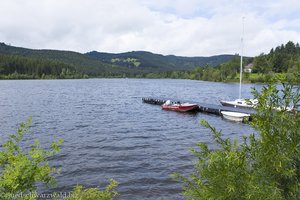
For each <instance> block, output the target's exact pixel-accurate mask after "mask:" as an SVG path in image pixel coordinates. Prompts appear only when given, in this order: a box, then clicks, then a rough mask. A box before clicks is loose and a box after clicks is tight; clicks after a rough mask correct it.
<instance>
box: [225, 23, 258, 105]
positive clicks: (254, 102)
mask: <svg viewBox="0 0 300 200" xmlns="http://www.w3.org/2000/svg"><path fill="white" fill-rule="evenodd" d="M243 36H244V18H243V32H242V38H241V62H240V87H239V98H238V99H236V100H233V101H225V100H221V101H220V103H221V104H222V105H223V106H232V107H241V108H255V106H256V105H257V104H258V100H257V99H242V98H241V96H242V76H243Z"/></svg>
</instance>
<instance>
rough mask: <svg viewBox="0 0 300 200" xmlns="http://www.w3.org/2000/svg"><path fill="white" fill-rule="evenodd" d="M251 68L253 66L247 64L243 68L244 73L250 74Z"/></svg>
mask: <svg viewBox="0 0 300 200" xmlns="http://www.w3.org/2000/svg"><path fill="white" fill-rule="evenodd" d="M252 68H253V64H252V63H250V64H248V65H246V66H245V69H244V72H247V73H251V72H252Z"/></svg>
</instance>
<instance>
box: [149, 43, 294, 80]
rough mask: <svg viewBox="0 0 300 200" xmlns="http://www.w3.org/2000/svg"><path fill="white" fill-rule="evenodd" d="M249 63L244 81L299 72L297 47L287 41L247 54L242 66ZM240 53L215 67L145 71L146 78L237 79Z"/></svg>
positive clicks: (244, 74) (288, 75)
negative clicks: (254, 53)
mask: <svg viewBox="0 0 300 200" xmlns="http://www.w3.org/2000/svg"><path fill="white" fill-rule="evenodd" d="M248 64H252V72H251V73H249V72H244V73H243V81H244V82H251V83H255V82H269V81H270V80H272V78H274V77H275V75H276V74H278V73H280V74H284V75H286V76H287V77H291V76H293V74H295V73H299V72H300V47H299V44H298V43H297V44H294V43H293V42H291V41H289V42H288V43H287V44H285V45H283V44H282V45H281V46H278V47H276V48H275V49H273V48H272V49H271V50H270V53H268V54H263V53H262V54H260V55H259V56H256V57H254V58H249V57H246V58H244V60H243V66H244V67H245V66H246V65H248ZM239 72H240V56H239V55H235V56H234V57H233V59H231V60H229V61H227V62H225V63H222V64H220V65H218V66H216V67H213V66H209V65H205V66H199V67H197V68H195V69H194V70H192V71H169V72H162V73H148V74H146V75H145V77H146V78H175V79H176V78H178V79H179V78H180V79H192V80H204V81H215V82H220V81H222V82H236V81H238V80H239Z"/></svg>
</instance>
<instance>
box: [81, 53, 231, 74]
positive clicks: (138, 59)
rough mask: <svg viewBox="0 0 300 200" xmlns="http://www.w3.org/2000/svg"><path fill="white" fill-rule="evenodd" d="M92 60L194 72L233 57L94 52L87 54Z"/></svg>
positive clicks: (152, 69)
mask: <svg viewBox="0 0 300 200" xmlns="http://www.w3.org/2000/svg"><path fill="white" fill-rule="evenodd" d="M86 55H88V56H89V57H91V58H95V59H98V60H99V61H101V62H103V63H107V64H116V65H121V66H126V67H129V68H141V69H151V71H153V72H155V71H157V70H164V71H166V70H167V71H175V70H193V69H195V68H196V67H200V66H207V65H209V66H217V65H219V64H221V63H224V62H227V61H229V60H230V59H232V58H233V55H218V56H210V57H182V56H174V55H168V56H164V55H161V54H154V53H151V52H147V51H132V52H126V53H119V54H112V53H101V52H97V51H92V52H89V53H86Z"/></svg>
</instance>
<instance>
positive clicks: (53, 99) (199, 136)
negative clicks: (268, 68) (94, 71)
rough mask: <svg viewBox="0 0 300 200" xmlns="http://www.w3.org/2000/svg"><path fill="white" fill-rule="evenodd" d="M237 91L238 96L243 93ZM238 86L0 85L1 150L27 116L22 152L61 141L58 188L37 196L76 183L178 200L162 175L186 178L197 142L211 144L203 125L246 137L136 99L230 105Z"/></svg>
mask: <svg viewBox="0 0 300 200" xmlns="http://www.w3.org/2000/svg"><path fill="white" fill-rule="evenodd" d="M254 86H255V87H258V88H259V87H260V86H259V85H251V84H245V85H243V97H251V93H250V91H251V87H254ZM238 88H239V85H238V84H235V83H213V82H203V81H192V80H155V79H154V80H152V79H87V80H17V81H15V80H11V81H5V80H2V81H0V124H1V130H0V132H1V134H0V141H1V143H2V142H3V141H5V140H6V139H7V137H8V135H9V134H10V133H14V132H15V131H16V129H17V127H18V124H19V123H21V122H24V121H26V120H27V118H28V117H32V119H33V123H32V128H31V133H30V134H29V135H26V139H25V141H24V146H26V145H27V146H28V144H31V143H32V141H33V139H34V138H38V139H39V140H40V142H41V145H42V146H44V147H49V145H50V143H51V141H54V140H58V138H63V139H64V143H63V145H62V147H61V152H60V153H59V154H58V155H56V156H55V157H54V158H53V159H51V160H50V164H51V165H52V166H56V167H60V168H61V173H60V175H56V177H57V180H58V184H57V185H56V186H55V187H54V188H51V189H48V188H43V187H41V188H40V189H39V190H40V191H43V192H50V191H56V192H69V191H70V190H71V189H72V187H73V186H75V185H76V184H77V183H80V184H83V185H85V186H87V187H96V186H100V187H104V186H105V185H106V184H107V182H108V180H109V179H110V178H114V179H115V180H117V181H118V182H119V183H120V184H119V186H118V188H117V190H118V192H119V193H120V196H119V198H118V199H128V200H129V199H130V200H134V199H139V200H140V199H184V197H182V195H181V185H180V184H179V183H177V182H176V181H174V180H172V178H171V176H170V174H172V173H173V172H180V173H182V174H188V173H190V172H191V171H192V170H193V162H194V161H195V160H194V158H193V156H192V155H191V153H190V149H191V148H195V147H196V143H197V142H206V143H208V144H209V145H211V146H212V147H214V144H213V142H212V139H211V137H210V132H209V130H207V129H205V128H203V127H202V126H201V125H200V124H199V121H200V120H201V119H205V120H207V121H208V122H209V123H210V124H212V125H213V126H215V127H217V129H221V130H222V133H223V135H224V137H230V138H238V139H239V138H241V136H242V135H248V134H249V133H252V132H253V130H252V129H251V128H250V127H249V126H248V125H246V124H241V123H233V122H229V121H226V120H223V119H222V118H221V117H218V116H214V115H207V114H203V113H197V114H183V113H177V112H171V111H164V110H161V108H160V107H159V106H156V105H148V104H144V103H142V100H141V98H142V97H151V96H154V97H164V98H172V99H178V100H190V101H193V102H199V103H201V102H203V103H210V104H216V105H217V104H219V100H220V99H235V98H237V95H238Z"/></svg>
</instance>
